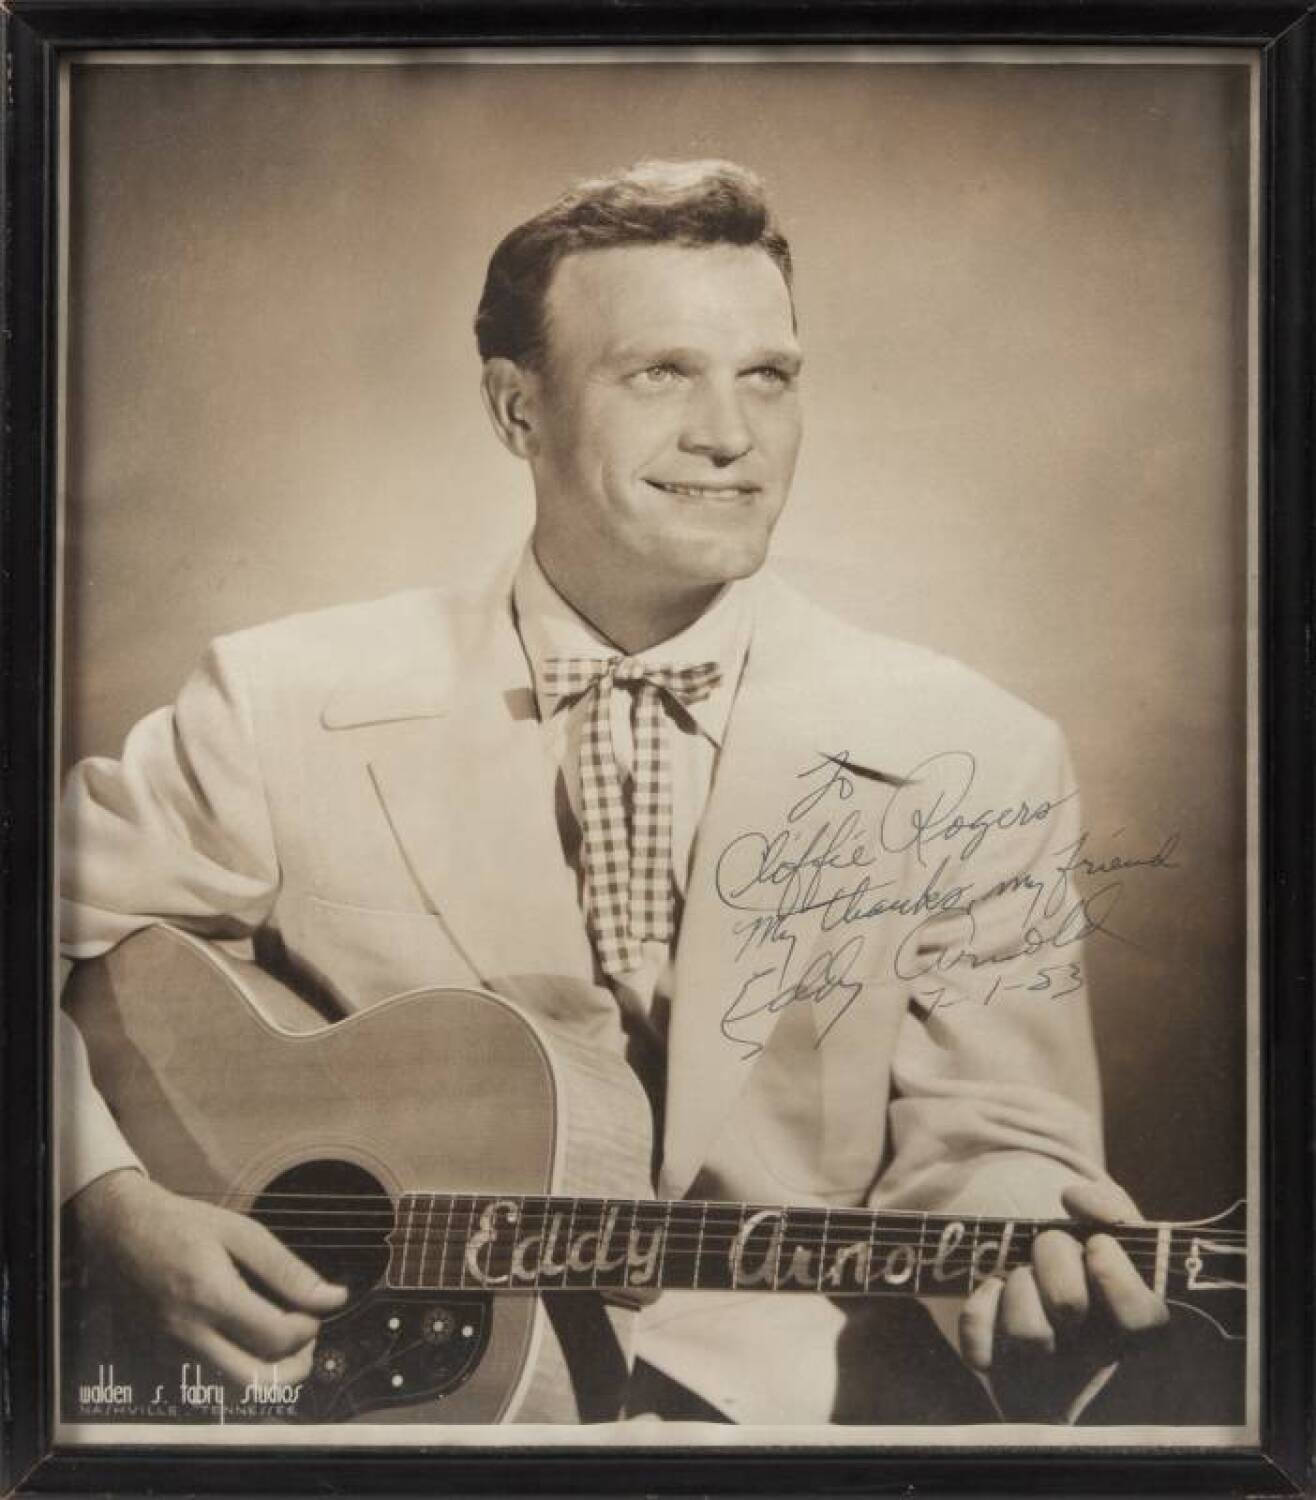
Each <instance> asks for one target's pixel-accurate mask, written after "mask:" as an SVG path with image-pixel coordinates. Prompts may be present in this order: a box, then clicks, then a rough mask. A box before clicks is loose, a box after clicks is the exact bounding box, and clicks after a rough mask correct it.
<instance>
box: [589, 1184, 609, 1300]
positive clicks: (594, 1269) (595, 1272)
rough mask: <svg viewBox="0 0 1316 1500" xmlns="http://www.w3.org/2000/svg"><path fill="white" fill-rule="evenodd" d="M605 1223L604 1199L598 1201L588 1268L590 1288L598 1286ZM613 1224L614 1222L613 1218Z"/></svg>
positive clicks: (606, 1207)
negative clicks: (596, 1224)
mask: <svg viewBox="0 0 1316 1500" xmlns="http://www.w3.org/2000/svg"><path fill="white" fill-rule="evenodd" d="M607 1222H608V1200H607V1199H606V1198H603V1199H600V1201H599V1223H598V1228H597V1230H596V1231H595V1236H596V1237H595V1240H594V1255H593V1257H592V1264H591V1265H590V1268H589V1284H590V1286H592V1287H594V1286H598V1284H599V1262H600V1261H601V1260H602V1259H603V1254H604V1245H603V1226H604V1225H605V1224H606V1223H607ZM614 1222H615V1218H614Z"/></svg>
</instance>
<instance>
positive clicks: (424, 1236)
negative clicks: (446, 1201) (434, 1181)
mask: <svg viewBox="0 0 1316 1500" xmlns="http://www.w3.org/2000/svg"><path fill="white" fill-rule="evenodd" d="M426 1196H427V1197H428V1199H429V1203H428V1204H427V1205H426V1208H425V1228H424V1229H423V1230H422V1231H421V1240H420V1284H421V1286H426V1285H428V1283H427V1282H426V1280H425V1258H426V1256H427V1255H428V1254H429V1249H430V1221H431V1220H432V1219H433V1217H434V1194H433V1193H428V1194H426Z"/></svg>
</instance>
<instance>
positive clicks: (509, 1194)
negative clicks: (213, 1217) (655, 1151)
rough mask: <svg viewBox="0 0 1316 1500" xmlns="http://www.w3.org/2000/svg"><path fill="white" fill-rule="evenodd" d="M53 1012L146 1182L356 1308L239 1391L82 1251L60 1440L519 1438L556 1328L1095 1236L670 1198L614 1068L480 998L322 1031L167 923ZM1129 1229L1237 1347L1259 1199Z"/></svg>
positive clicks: (982, 1267)
mask: <svg viewBox="0 0 1316 1500" xmlns="http://www.w3.org/2000/svg"><path fill="white" fill-rule="evenodd" d="M65 1005H66V1007H67V1009H68V1010H69V1012H70V1013H71V1014H72V1016H73V1018H74V1020H75V1021H76V1022H77V1024H78V1026H79V1029H80V1030H81V1031H82V1034H83V1036H84V1038H85V1040H86V1042H87V1047H88V1051H89V1054H90V1057H91V1063H92V1072H93V1076H94V1077H95V1080H96V1083H97V1085H98V1087H99V1088H100V1089H101V1090H102V1092H103V1093H104V1095H105V1097H106V1099H107V1101H108V1103H109V1105H110V1108H111V1109H112V1111H113V1112H114V1114H115V1116H116V1118H117V1120H118V1122H119V1124H120V1126H121V1128H122V1129H123V1131H124V1133H125V1135H126V1136H127V1138H128V1139H129V1141H130V1142H131V1143H132V1144H133V1146H134V1148H135V1149H136V1151H137V1152H138V1154H139V1155H140V1157H141V1159H142V1161H143V1163H144V1165H145V1166H146V1168H147V1170H148V1171H149V1172H150V1173H151V1175H152V1176H153V1177H154V1178H155V1179H156V1180H157V1181H159V1182H160V1183H162V1184H163V1185H164V1186H166V1187H168V1188H170V1189H172V1190H173V1191H175V1192H179V1193H185V1194H191V1195H197V1196H201V1197H205V1198H206V1199H208V1200H210V1201H212V1202H215V1203H219V1204H222V1205H224V1206H226V1207H228V1208H231V1209H235V1210H238V1211H240V1212H243V1213H246V1214H249V1215H251V1216H252V1217H253V1218H254V1219H257V1220H258V1221H259V1222H261V1223H262V1224H264V1225H266V1226H267V1227H268V1228H269V1229H270V1230H271V1231H272V1232H273V1233H274V1234H275V1235H277V1236H278V1238H279V1239H280V1240H282V1241H283V1242H284V1243H285V1244H286V1245H287V1246H288V1247H289V1248H291V1249H292V1250H294V1251H295V1252H296V1253H297V1254H298V1255H299V1256H301V1257H303V1258H304V1259H305V1260H307V1261H309V1262H310V1263H311V1264H312V1265H313V1266H314V1267H315V1268H316V1269H317V1270H318V1271H319V1272H320V1273H321V1274H322V1275H323V1276H325V1277H326V1278H328V1279H329V1280H332V1281H336V1282H340V1283H343V1284H345V1285H346V1286H347V1287H348V1288H349V1290H350V1293H351V1296H350V1299H349V1301H348V1303H347V1304H346V1306H345V1307H344V1308H343V1310H342V1311H340V1312H339V1313H337V1314H336V1315H334V1316H332V1317H330V1318H328V1319H326V1320H325V1321H324V1322H323V1323H322V1325H321V1329H320V1334H319V1337H318V1339H317V1343H316V1348H315V1355H314V1362H313V1368H312V1373H311V1375H310V1377H309V1378H308V1379H307V1380H305V1381H302V1382H298V1384H297V1385H296V1387H295V1388H294V1387H293V1386H291V1385H284V1386H280V1385H279V1383H278V1382H277V1380H276V1381H274V1382H273V1383H271V1384H269V1385H267V1386H261V1385H259V1384H258V1383H257V1382H255V1381H253V1384H252V1386H251V1387H249V1388H248V1389H247V1390H245V1391H243V1390H241V1389H238V1388H236V1387H235V1386H233V1385H232V1383H228V1384H226V1383H224V1382H222V1381H220V1379H219V1376H218V1375H217V1374H215V1373H213V1372H211V1371H210V1370H209V1369H208V1368H206V1367H204V1366H203V1365H202V1364H201V1363H200V1362H199V1361H197V1360H196V1358H195V1356H190V1357H189V1356H188V1354H187V1352H186V1351H180V1350H177V1349H172V1350H166V1349H164V1348H162V1347H161V1346H160V1344H159V1342H158V1340H156V1341H155V1342H152V1337H151V1336H150V1335H149V1334H147V1333H146V1331H145V1330H142V1329H140V1328H138V1327H137V1326H136V1324H137V1321H138V1320H135V1319H134V1318H133V1316H132V1310H131V1308H128V1307H125V1306H124V1305H123V1301H122V1299H121V1298H120V1299H118V1301H117V1302H116V1300H115V1299H114V1298H112V1297H109V1298H105V1297H102V1298H101V1299H99V1301H98V1300H97V1299H96V1298H95V1297H93V1296H92V1295H91V1294H90V1293H91V1289H92V1288H93V1287H94V1283H95V1281H96V1277H95V1268H94V1267H89V1266H87V1265H85V1264H83V1265H81V1266H79V1265H78V1264H77V1247H76V1246H73V1247H71V1248H72V1258H71V1263H72V1270H71V1272H66V1287H65V1295H64V1299H63V1305H62V1326H63V1345H62V1347H63V1366H64V1371H63V1375H64V1378H63V1382H62V1390H63V1403H64V1404H63V1415H64V1416H65V1418H66V1419H67V1420H101V1419H108V1420H128V1419H135V1420H151V1419H153V1418H154V1419H158V1420H186V1419H189V1418H191V1419H193V1420H216V1419H218V1420H224V1421H228V1422H235V1421H246V1420H258V1421H270V1420H275V1419H277V1420H288V1421H296V1422H322V1423H323V1422H330V1423H336V1422H344V1421H350V1420H353V1419H368V1420H370V1421H372V1422H379V1421H408V1422H429V1423H485V1422H497V1421H503V1420H507V1419H509V1418H512V1417H515V1416H517V1415H518V1414H521V1415H524V1413H525V1402H526V1397H527V1392H528V1391H529V1390H530V1389H531V1387H532V1386H533V1383H534V1379H535V1368H536V1362H537V1357H538V1356H539V1354H540V1352H541V1346H542V1344H543V1339H542V1333H543V1323H544V1307H545V1303H548V1304H549V1306H550V1307H551V1306H553V1305H556V1306H558V1307H561V1306H563V1305H569V1306H579V1307H581V1308H584V1307H587V1306H588V1307H591V1308H592V1309H594V1310H595V1311H597V1310H598V1308H599V1307H600V1306H602V1305H604V1304H606V1303H613V1304H618V1303H619V1304H626V1303H632V1304H634V1303H635V1302H638V1301H640V1300H643V1299H648V1298H652V1297H653V1296H654V1295H655V1294H657V1293H658V1292H659V1291H660V1290H661V1289H663V1288H684V1289H691V1288H694V1289H700V1288H703V1289H709V1290H716V1291H718V1292H723V1293H725V1292H733V1291H738V1290H745V1291H755V1292H764V1291H771V1292H779V1293H782V1294H790V1295H796V1296H799V1295H812V1296H817V1295H826V1296H829V1297H853V1296H872V1295H881V1296H899V1295H905V1296H935V1295H947V1294H959V1295H962V1294H964V1293H965V1292H967V1291H968V1290H970V1289H971V1288H972V1287H973V1286H975V1285H976V1284H977V1283H978V1282H979V1281H980V1280H981V1279H982V1278H984V1277H986V1276H992V1275H998V1274H1002V1273H1004V1272H1008V1271H1009V1270H1010V1269H1011V1268H1012V1267H1014V1266H1016V1265H1020V1264H1023V1263H1025V1262H1027V1260H1028V1259H1029V1256H1030V1253H1031V1246H1032V1241H1033V1239H1034V1238H1035V1236H1036V1235H1037V1234H1038V1233H1040V1232H1041V1231H1042V1230H1043V1229H1046V1228H1048V1227H1066V1228H1069V1229H1071V1230H1072V1231H1073V1232H1074V1233H1076V1234H1078V1235H1080V1236H1082V1235H1083V1234H1084V1233H1090V1232H1091V1228H1090V1226H1088V1227H1086V1228H1085V1227H1084V1226H1081V1225H1064V1224H1062V1225H1059V1226H1057V1224H1056V1221H1033V1220H1028V1221H1025V1220H1019V1219H1007V1218H969V1219H954V1218H948V1217H943V1216H938V1215H935V1214H930V1213H929V1214H923V1213H909V1212H885V1211H882V1212H872V1211H868V1210H862V1209H857V1208H820V1207H801V1206H796V1205H772V1204H746V1203H722V1202H696V1201H689V1200H684V1201H680V1202H660V1201H655V1200H654V1199H653V1198H652V1197H651V1196H650V1195H649V1191H648V1183H649V1164H650V1148H651V1129H652V1126H651V1118H650V1110H649V1105H648V1102H647V1100H646V1098H645V1095H644V1093H643V1091H642V1090H641V1089H640V1087H639V1085H638V1082H637V1080H636V1079H635V1076H634V1074H633V1073H632V1072H631V1070H630V1069H629V1068H628V1067H627V1066H626V1064H625V1062H624V1061H623V1060H622V1059H621V1058H619V1057H616V1056H613V1055H612V1054H611V1053H605V1052H603V1051H602V1050H600V1049H593V1048H590V1047H588V1046H585V1045H582V1044H581V1043H579V1042H578V1041H575V1040H573V1039H572V1038H570V1037H567V1036H563V1035H558V1034H556V1033H554V1032H553V1031H552V1030H551V1028H549V1027H546V1026H545V1025H544V1024H543V1023H542V1022H538V1021H535V1022H532V1021H531V1020H530V1019H529V1018H528V1017H527V1016H526V1015H525V1014H524V1013H523V1012H522V1011H521V1010H519V1009H518V1008H517V1007H516V1006H515V1005H513V1004H511V1003H510V1002H509V1001H507V1000H505V999H503V998H501V997H500V996H497V995H494V994H492V993H488V992H485V991H481V990H475V989H431V990H418V991H414V992H411V993H407V994H403V995H398V996H396V997H395V998H393V999H390V1000H386V1001H384V1002H382V1003H380V1004H378V1005H375V1006H372V1007H370V1008H369V1009H367V1010H364V1011H361V1012H358V1013H356V1014H354V1015H352V1016H350V1017H348V1018H347V1019H344V1020H339V1021H336V1022H334V1023H333V1024H328V1023H326V1021H325V1019H324V1017H323V1016H322V1015H321V1014H320V1013H319V1012H318V1011H316V1010H314V1009H313V1008H312V1007H311V1006H309V1005H308V1004H307V1003H306V1002H305V1001H303V1000H301V999H300V998H298V997H297V996H296V995H294V994H293V993H292V991H291V990H289V989H287V988H286V987H284V986H282V985H281V984H279V983H277V982H276V981H275V980H274V979H273V978H271V976H270V975H269V974H267V973H266V972H265V971H264V970H262V969H260V968H258V967H257V966H255V965H253V964H250V963H242V962H238V961H235V960H233V959H231V958H229V957H227V956H226V955H225V954H224V953H223V952H222V951H221V950H219V949H218V948H216V947H214V946H213V945H209V944H207V943H205V942H202V941H201V940H199V939H197V938H195V937H192V936H190V935H188V934H186V933H183V932H180V931H178V930H176V929H173V928H169V927H164V926H155V927H150V928H146V929H144V930H142V931H141V932H139V933H137V934H136V935H134V936H133V937H130V938H129V939H127V940H126V941H125V942H123V943H121V944H120V945H119V946H118V947H117V948H115V949H114V950H112V951H111V952H110V953H109V954H107V955H106V956H105V957H104V958H101V959H97V960H94V961H91V962H88V963H83V964H80V965H78V966H77V968H76V969H75V971H74V974H73V976H72V978H71V979H70V982H69V985H68V986H67V988H66V994H65ZM1115 1233H1116V1238H1118V1239H1119V1240H1120V1241H1121V1243H1122V1244H1123V1245H1124V1247H1125V1249H1126V1251H1127V1252H1128V1254H1129V1255H1130V1256H1131V1257H1132V1259H1133V1262H1134V1264H1135V1265H1137V1266H1138V1267H1139V1269H1140V1270H1141V1271H1142V1273H1143V1275H1144V1276H1145V1278H1146V1280H1147V1281H1148V1283H1149V1284H1150V1285H1151V1286H1152V1287H1153V1288H1154V1289H1155V1290H1156V1291H1157V1292H1158V1293H1160V1294H1162V1295H1163V1296H1165V1297H1166V1298H1167V1300H1168V1301H1169V1302H1170V1303H1172V1304H1174V1305H1177V1306H1180V1307H1184V1308H1188V1309H1191V1310H1192V1311H1193V1312H1194V1313H1197V1314H1199V1315H1201V1316H1202V1317H1205V1318H1207V1319H1209V1320H1210V1322H1211V1323H1213V1324H1214V1325H1215V1327H1216V1328H1217V1329H1218V1331H1219V1332H1220V1334H1221V1335H1223V1336H1224V1337H1225V1338H1228V1339H1241V1338H1243V1337H1244V1335H1245V1330H1246V1318H1247V1279H1248V1250H1247V1234H1246V1213H1245V1205H1244V1204H1243V1203H1241V1202H1240V1203H1237V1204H1235V1205H1234V1206H1233V1208H1231V1209H1230V1210H1229V1211H1228V1212H1226V1213H1223V1214H1219V1215H1217V1216H1216V1217H1214V1218H1212V1219H1207V1220H1202V1221H1199V1222H1195V1223H1188V1224H1177V1223H1176V1224H1170V1223H1159V1224H1157V1223H1147V1224H1137V1225H1130V1226H1127V1227H1121V1228H1120V1229H1118V1230H1117V1231H1115ZM597 1322H598V1326H599V1327H601V1328H603V1330H604V1332H605V1334H606V1332H607V1329H608V1326H609V1325H608V1324H607V1323H606V1321H605V1320H603V1319H598V1320H597ZM614 1352H615V1351H614ZM618 1357H619V1356H618ZM107 1371H108V1373H107ZM189 1391H190V1394H189ZM125 1392H126V1393H127V1398H126V1399H125V1395H124V1393H125ZM116 1393H117V1396H116ZM542 1404H543V1402H542V1392H540V1393H538V1394H536V1395H535V1396H534V1397H533V1398H532V1400H531V1405H532V1406H534V1407H535V1409H536V1412H538V1411H539V1409H540V1407H542Z"/></svg>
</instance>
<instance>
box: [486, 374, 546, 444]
mask: <svg viewBox="0 0 1316 1500" xmlns="http://www.w3.org/2000/svg"><path fill="white" fill-rule="evenodd" d="M535 387H536V380H535V376H534V374H533V373H532V372H531V371H529V370H527V369H524V368H523V367H522V366H521V365H518V364H517V363H516V361H515V360H511V359H504V358H502V357H501V356H500V357H498V358H496V359H487V360H485V362H484V374H483V375H482V376H481V378H480V394H481V396H483V398H484V409H485V411H487V412H488V413H489V420H490V421H491V422H492V423H493V429H494V431H495V432H496V433H497V434H498V437H499V439H500V441H501V442H502V444H503V446H504V447H505V448H507V449H508V451H509V452H511V453H515V454H516V456H517V457H518V458H530V457H532V456H533V455H534V453H535V451H536V449H537V447H538V441H537V436H536V433H535V425H534V420H533V418H534V396H535Z"/></svg>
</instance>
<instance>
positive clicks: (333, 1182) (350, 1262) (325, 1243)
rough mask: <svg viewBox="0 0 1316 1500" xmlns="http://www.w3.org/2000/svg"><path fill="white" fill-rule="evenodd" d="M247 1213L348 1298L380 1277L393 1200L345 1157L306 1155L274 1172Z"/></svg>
mask: <svg viewBox="0 0 1316 1500" xmlns="http://www.w3.org/2000/svg"><path fill="white" fill-rule="evenodd" d="M250 1213H251V1216H252V1217H253V1218H254V1219H256V1220H258V1221H259V1222H260V1223H262V1224H264V1225H265V1227H266V1228H267V1229H269V1230H270V1231H271V1232H272V1233H273V1234H274V1235H275V1236H276V1237H277V1238H278V1239H280V1240H282V1241H283V1243H284V1244H285V1245H287V1246H288V1248H289V1249H290V1250H292V1251H294V1252H295V1253H296V1254H297V1255H299V1256H300V1257H301V1258H302V1259H303V1260H304V1261H307V1262H308V1263H309V1264H310V1265H312V1266H314V1267H315V1269H316V1270H317V1271H318V1272H319V1273H320V1275H321V1276H323V1277H324V1278H325V1280H326V1281H333V1282H337V1283H338V1284H339V1285H340V1286H346V1287H347V1288H348V1290H349V1292H350V1293H351V1296H352V1300H353V1301H355V1300H356V1299H357V1298H358V1297H360V1296H362V1295H363V1294H364V1293H366V1292H368V1291H369V1290H370V1289H371V1287H373V1286H374V1285H375V1284H376V1283H377V1282H379V1281H381V1280H383V1277H384V1272H385V1270H386V1268H387V1266H388V1256H389V1249H388V1238H387V1237H388V1234H389V1231H390V1230H391V1229H392V1227H393V1202H392V1200H391V1199H390V1198H389V1196H388V1193H387V1192H385V1190H384V1187H383V1185H382V1184H381V1183H380V1182H379V1180H378V1179H377V1178H376V1177H373V1176H372V1175H371V1174H370V1173H369V1172H367V1171H366V1170H365V1169H364V1168H363V1167H358V1166H357V1165H356V1164H355V1163H354V1162H349V1161H333V1160H325V1161H307V1162H301V1163H300V1164H299V1165H297V1166H295V1167H290V1168H289V1169H288V1170H287V1171H286V1172H280V1173H279V1175H278V1176H277V1177H275V1178H274V1179H273V1180H272V1181H271V1182H270V1183H269V1184H268V1185H267V1186H266V1188H265V1190H264V1191H263V1192H262V1193H261V1194H260V1195H259V1197H258V1198H257V1199H256V1201H255V1203H254V1204H253V1205H252V1207H251V1209H250Z"/></svg>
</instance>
